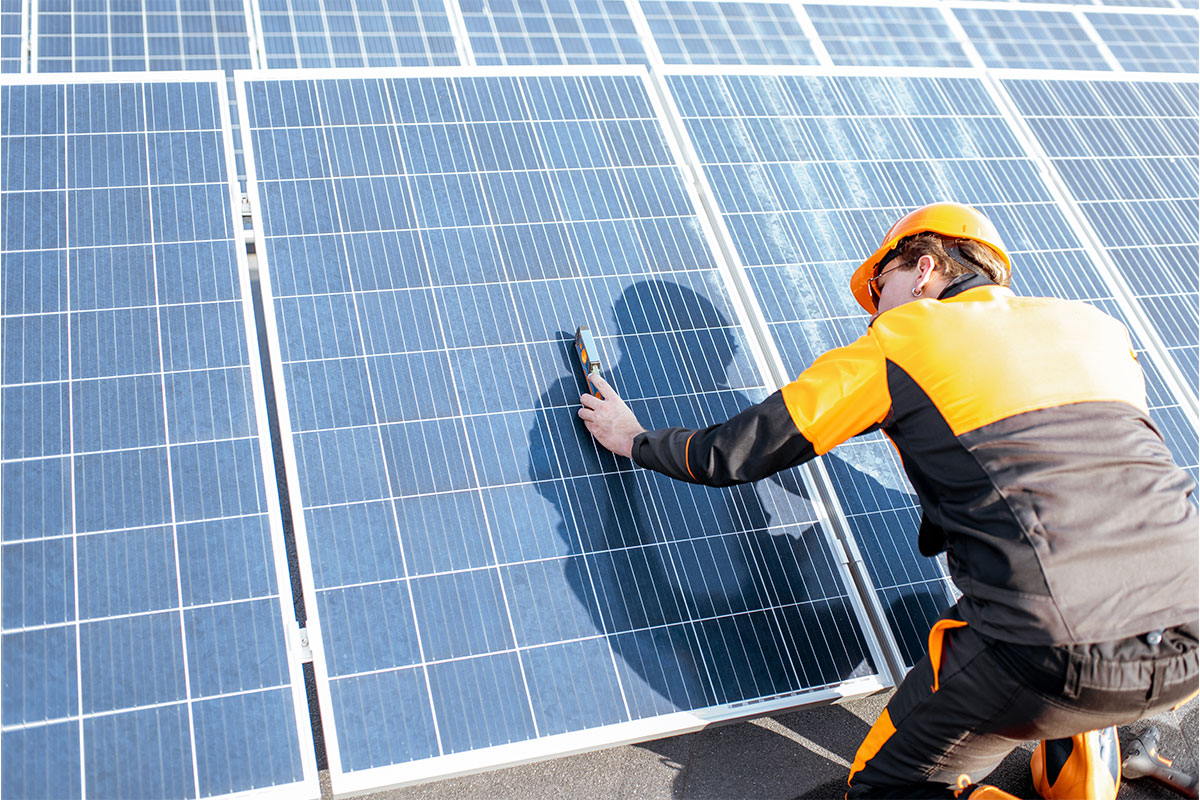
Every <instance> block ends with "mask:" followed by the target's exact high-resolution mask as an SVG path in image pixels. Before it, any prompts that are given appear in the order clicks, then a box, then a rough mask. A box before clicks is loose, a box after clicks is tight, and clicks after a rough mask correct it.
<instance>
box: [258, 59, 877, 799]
mask: <svg viewBox="0 0 1200 800" xmlns="http://www.w3.org/2000/svg"><path fill="white" fill-rule="evenodd" d="M473 75H475V73H473ZM244 88H245V102H246V104H247V107H248V109H249V111H248V113H249V117H248V127H247V131H246V135H247V150H248V152H253V154H254V170H253V172H252V189H253V191H254V192H255V193H256V197H257V200H256V203H257V204H258V205H259V207H260V208H261V213H262V230H261V234H262V239H261V245H262V246H261V248H260V252H261V253H263V254H264V257H265V260H266V264H267V267H266V273H267V274H268V275H269V283H270V287H269V288H270V302H271V305H272V314H271V316H272V318H273V319H272V321H271V323H270V324H269V327H270V328H271V330H272V331H274V333H273V336H275V338H276V341H275V342H274V345H273V346H275V347H276V348H277V353H278V360H279V365H280V366H279V371H278V375H277V385H278V386H281V387H283V391H284V392H285V393H286V408H287V411H286V413H285V414H284V417H285V419H283V420H282V424H283V427H284V430H285V448H290V449H291V455H290V456H289V458H291V459H294V463H295V470H294V473H293V477H294V479H295V480H294V485H293V491H292V497H293V498H295V503H296V511H295V514H294V517H295V518H296V519H297V520H299V521H300V526H301V527H300V530H301V533H302V535H301V555H302V558H301V560H302V563H304V562H308V563H311V565H312V576H311V578H312V581H311V586H312V588H313V594H314V598H313V599H312V600H311V602H310V603H309V604H308V605H309V607H310V608H312V609H315V610H316V611H315V613H314V616H313V617H312V618H311V619H310V622H309V627H310V631H312V630H314V629H317V630H319V631H320V634H319V637H318V644H317V647H316V650H315V655H316V664H317V672H318V676H319V677H320V679H321V680H322V681H323V682H324V681H328V683H327V687H328V691H327V693H325V695H324V697H323V702H325V706H324V707H323V709H322V712H323V719H324V720H325V724H326V733H327V739H326V741H327V743H329V745H330V763H331V771H332V773H333V781H334V787H335V790H338V791H348V790H351V789H353V788H366V787H368V786H378V785H381V784H383V783H387V782H393V781H399V780H405V781H408V780H417V779H420V777H421V776H428V777H432V776H434V775H438V774H446V773H447V772H453V771H456V770H460V769H465V768H468V767H475V768H478V767H479V766H480V765H482V764H493V765H495V764H498V763H502V762H504V761H506V760H513V759H515V758H518V757H524V758H528V757H530V756H531V755H536V754H540V755H550V754H553V753H555V752H559V751H561V750H562V749H565V748H567V747H569V746H575V747H578V746H581V745H582V746H588V744H589V743H590V746H598V745H599V744H601V743H603V742H604V741H605V740H606V737H610V738H609V739H608V740H610V741H611V740H612V738H611V737H616V736H618V735H623V736H625V737H628V738H636V737H637V736H639V735H640V736H648V735H652V734H651V733H650V732H651V731H655V732H657V733H658V734H659V735H661V734H663V733H666V732H669V731H671V730H678V729H679V726H680V725H688V724H693V723H689V722H686V721H681V719H677V718H673V717H670V716H664V715H671V714H672V713H673V712H677V711H696V710H699V709H706V708H707V709H709V711H708V712H706V713H707V714H712V715H720V714H722V713H725V714H730V713H739V712H736V711H733V710H730V709H728V708H727V706H729V705H731V704H743V703H745V704H749V705H747V706H746V708H754V707H764V706H762V705H760V704H761V703H763V702H764V701H765V702H767V703H770V702H777V703H780V704H794V703H797V702H803V701H804V700H805V698H807V697H817V696H820V693H821V692H822V691H823V690H827V689H829V688H830V687H832V686H844V685H846V684H844V683H843V682H845V681H850V684H849V685H851V686H853V685H856V684H855V681H854V680H853V679H855V678H864V679H865V680H866V681H867V682H868V683H871V682H873V679H872V678H870V676H872V675H875V668H873V667H872V666H871V662H870V657H869V656H868V652H869V648H870V646H871V645H870V644H868V641H867V637H864V635H863V634H862V632H861V629H860V623H859V621H858V617H857V616H856V613H857V612H856V608H857V606H856V603H855V600H854V598H853V597H852V596H851V595H850V594H849V593H848V592H847V589H846V585H845V583H844V581H845V580H846V575H845V573H844V571H843V569H842V568H841V567H840V566H839V564H838V563H837V561H836V559H833V558H832V555H831V552H830V550H829V544H828V540H827V538H826V536H827V534H826V528H825V525H824V523H823V522H822V517H821V514H820V509H819V508H817V507H816V506H815V505H814V504H813V503H812V502H811V501H810V500H809V499H808V494H807V491H806V489H805V486H804V484H803V483H802V482H801V480H800V478H799V477H798V475H797V474H795V473H789V474H786V475H784V476H781V478H780V479H779V480H778V481H774V482H770V481H768V482H764V483H763V484H761V485H757V486H748V487H740V488H737V489H732V490H724V491H711V490H706V489H702V488H699V487H695V486H689V485H685V484H681V483H677V482H673V481H670V480H668V479H666V478H664V477H662V476H658V475H656V474H653V473H649V472H646V471H644V470H639V469H631V468H630V466H629V463H628V462H625V461H621V462H618V461H617V460H615V459H614V458H613V457H612V456H610V455H609V454H608V453H607V452H606V451H602V450H600V449H598V448H597V447H596V445H595V444H594V442H592V440H591V439H590V437H589V436H588V435H587V434H586V432H585V431H584V430H583V429H582V427H581V426H580V425H579V423H578V421H577V419H576V418H575V414H574V412H575V409H576V407H577V406H576V401H577V397H578V394H579V392H580V391H581V390H582V385H581V377H580V376H578V375H577V374H576V373H577V367H576V366H575V365H574V364H573V363H572V361H573V355H572V353H571V345H570V336H571V333H572V331H573V328H574V325H576V324H578V323H580V322H583V321H587V322H590V323H591V324H592V325H593V328H594V329H595V330H596V332H597V333H598V334H599V335H598V340H599V344H600V347H601V349H602V351H603V356H602V357H603V359H604V361H605V366H606V372H607V373H608V374H609V375H610V376H611V379H612V380H613V381H614V383H615V384H616V385H618V386H620V387H621V388H622V390H623V391H624V392H625V393H626V396H627V397H629V398H631V403H632V404H633V405H634V407H635V408H636V409H637V411H638V412H639V413H640V415H641V416H642V418H643V419H644V420H646V421H647V423H648V424H650V425H665V424H668V423H672V424H683V425H696V424H700V423H701V421H704V420H708V421H711V420H715V419H723V418H725V417H727V416H728V415H730V414H731V413H733V411H735V410H736V409H738V408H739V407H740V406H741V405H743V404H745V403H747V402H749V401H750V400H752V399H757V398H759V397H761V396H762V394H763V392H764V389H763V385H762V377H761V372H760V371H759V367H758V366H757V364H756V361H755V359H754V357H753V353H752V351H751V350H750V347H749V343H748V341H747V339H746V337H745V334H744V332H743V330H742V329H741V326H740V324H739V322H738V320H739V315H738V313H737V312H736V309H735V307H734V305H733V304H732V302H731V300H730V298H729V296H728V294H727V290H726V288H725V284H724V280H723V279H722V278H721V276H720V273H719V271H718V270H717V265H716V263H715V262H714V260H713V256H712V253H711V251H710V249H709V246H708V244H707V241H706V239H705V237H704V235H703V232H702V225H701V223H700V221H699V219H698V218H697V217H696V213H695V209H694V206H693V205H692V201H691V200H690V199H689V196H688V193H687V191H686V189H685V187H684V184H683V182H682V180H681V175H680V172H679V168H678V166H677V164H676V162H675V160H674V157H673V155H672V153H671V151H670V149H669V147H668V145H667V143H666V140H665V139H664V137H663V134H662V132H661V129H660V126H659V122H658V119H657V116H656V113H655V111H654V109H653V107H652V105H651V102H650V99H649V97H648V94H647V91H646V85H645V83H644V81H643V79H642V78H641V77H638V76H636V75H635V74H632V73H623V74H619V75H615V76H604V75H598V74H597V75H590V76H583V77H578V76H577V77H561V76H560V77H556V76H549V75H547V74H545V73H539V75H538V76H537V77H528V78H518V77H500V76H498V75H493V76H491V77H477V76H476V77H466V76H459V77H424V78H418V77H413V78H378V77H363V78H355V79H351V78H340V79H334V78H328V79H322V80H295V79H293V78H291V77H289V78H286V79H282V78H281V79H278V80H276V79H272V78H271V77H270V76H269V75H265V74H264V75H263V76H261V77H256V78H255V79H253V80H249V81H247V83H246V84H245V87H244ZM323 685H326V684H323ZM858 685H861V683H860V684H858ZM789 696H790V698H791V699H788V700H780V699H779V698H780V697H789ZM381 698H388V701H387V702H381ZM772 698H774V700H772ZM714 707H716V708H715V709H714ZM722 708H725V710H724V711H722V710H721V709H722ZM740 713H745V712H744V711H743V712H740ZM687 719H692V720H694V719H695V718H693V717H688V718H687ZM639 721H640V722H639ZM610 726H616V728H610ZM617 731H626V733H624V734H618V733H617ZM635 731H640V732H641V733H636V732H635ZM331 732H332V733H331ZM559 734H562V735H565V736H568V737H569V738H567V739H554V738H550V737H555V736H556V735H559ZM568 743H574V745H570V744H568ZM454 754H460V756H459V757H457V758H455V757H452V756H454ZM397 764H407V766H406V767H405V768H404V770H403V771H389V770H388V769H386V768H385V767H386V765H397ZM372 768H381V769H380V771H378V772H375V773H372V772H370V770H371V769H372Z"/></svg>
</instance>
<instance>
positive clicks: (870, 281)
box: [867, 250, 904, 308]
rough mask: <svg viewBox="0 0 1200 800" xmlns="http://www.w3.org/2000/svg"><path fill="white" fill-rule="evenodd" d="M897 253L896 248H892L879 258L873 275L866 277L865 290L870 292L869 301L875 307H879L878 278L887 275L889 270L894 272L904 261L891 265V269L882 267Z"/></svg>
mask: <svg viewBox="0 0 1200 800" xmlns="http://www.w3.org/2000/svg"><path fill="white" fill-rule="evenodd" d="M899 255H900V253H899V252H897V251H896V250H893V251H892V252H890V253H888V254H887V255H886V256H884V257H883V258H881V259H880V260H879V266H878V267H876V268H875V269H876V270H877V271H876V273H875V275H874V276H873V277H870V278H867V291H868V292H869V293H870V295H871V302H873V303H874V304H875V307H876V308H879V279H880V278H882V277H883V276H884V275H887V274H888V273H889V272H895V271H896V270H898V269H900V268H901V267H903V266H904V262H901V263H899V264H897V265H896V266H894V267H892V268H891V269H884V267H885V266H887V264H888V262H890V261H892V260H894V259H895V258H896V257H897V256H899Z"/></svg>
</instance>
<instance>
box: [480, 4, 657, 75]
mask: <svg viewBox="0 0 1200 800" xmlns="http://www.w3.org/2000/svg"><path fill="white" fill-rule="evenodd" d="M458 2H459V5H460V6H461V7H462V13H463V20H464V22H465V23H466V26H467V35H468V37H469V38H470V40H471V49H472V50H473V51H474V53H475V63H477V64H509V65H520V64H643V63H645V62H646V53H645V51H644V50H643V48H642V43H641V41H639V39H638V35H637V30H636V29H635V28H634V26H633V19H632V17H630V16H629V7H628V6H627V5H626V4H625V0H458Z"/></svg>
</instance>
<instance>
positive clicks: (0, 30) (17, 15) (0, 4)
mask: <svg viewBox="0 0 1200 800" xmlns="http://www.w3.org/2000/svg"><path fill="white" fill-rule="evenodd" d="M21 6H22V0H0V73H2V72H20V71H21V59H22V53H21Z"/></svg>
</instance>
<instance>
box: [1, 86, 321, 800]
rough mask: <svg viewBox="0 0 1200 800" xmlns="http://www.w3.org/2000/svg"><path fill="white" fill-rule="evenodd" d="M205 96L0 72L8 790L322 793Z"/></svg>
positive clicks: (211, 105) (222, 174)
mask: <svg viewBox="0 0 1200 800" xmlns="http://www.w3.org/2000/svg"><path fill="white" fill-rule="evenodd" d="M223 91H224V88H223V87H222V86H221V83H220V81H219V78H217V79H214V78H213V77H212V76H208V77H206V79H205V80H203V81H200V82H178V81H173V82H157V83H145V84H143V83H135V82H114V83H107V84H86V83H65V84H63V83H58V84H56V83H36V82H25V83H4V84H0V120H2V122H0V219H2V230H3V234H2V235H0V281H2V284H0V285H2V290H0V298H2V305H0V362H2V363H0V384H2V385H0V405H2V407H3V415H2V416H3V424H2V426H0V470H2V485H3V491H2V495H0V539H2V545H0V560H2V562H3V614H2V628H0V660H2V662H3V663H2V669H3V673H4V685H3V689H2V690H0V726H2V727H0V737H2V740H3V748H2V751H3V764H2V768H0V772H2V778H0V786H2V789H3V794H4V795H5V796H6V797H26V796H37V795H43V796H51V797H79V796H81V795H82V794H84V793H86V794H87V795H90V796H93V797H95V796H137V795H151V796H156V797H198V796H211V795H221V794H227V793H231V792H237V791H243V790H249V789H255V788H264V789H269V788H270V787H273V786H279V787H283V788H281V789H280V792H279V794H280V795H284V796H293V795H295V794H307V795H308V796H315V794H316V791H317V788H318V787H317V785H316V780H315V766H314V765H313V758H312V756H311V754H308V753H305V752H304V751H303V750H302V742H301V740H300V737H299V734H298V731H299V730H301V729H302V728H300V727H299V725H304V726H305V727H306V726H307V720H306V718H305V717H306V714H305V713H304V711H303V703H304V699H303V698H304V695H303V687H302V686H301V685H300V684H299V680H300V669H299V664H298V662H296V661H295V660H294V659H293V658H290V657H289V656H288V653H287V650H286V647H285V640H284V634H283V619H284V617H283V610H284V608H287V609H288V611H289V613H290V603H286V602H281V598H280V596H279V588H278V586H277V584H276V580H277V578H276V576H277V569H278V568H279V567H278V562H277V560H276V559H277V558H282V557H283V552H282V543H281V541H280V540H278V539H277V538H274V537H273V535H272V514H273V512H272V511H271V509H270V507H269V501H268V495H267V491H268V483H267V476H266V475H265V474H264V463H263V455H264V454H263V453H262V452H261V451H260V445H259V441H260V440H259V437H260V436H261V435H262V433H263V428H264V426H263V425H262V419H263V418H262V414H263V413H264V409H263V405H262V395H261V386H260V385H258V384H257V383H256V378H255V376H254V375H253V374H252V362H251V360H250V355H249V354H250V352H251V351H250V349H249V339H248V331H247V328H246V325H247V322H246V320H247V319H248V317H247V313H246V311H247V310H246V306H245V305H244V304H243V302H242V301H243V292H244V291H245V290H246V287H247V284H246V282H245V281H246V278H245V274H244V273H243V272H240V271H239V261H238V257H237V243H236V241H235V238H234V226H233V217H232V208H231V197H230V185H229V162H228V148H227V145H228V141H229V139H228V137H229V134H228V122H227V117H226V118H225V121H224V122H223V121H222V112H221V106H222V105H223V103H224V100H223V97H222V93H223ZM243 269H244V267H243ZM267 463H268V464H269V459H268V461H267ZM274 525H275V526H276V530H277V526H278V519H277V517H276V518H275V522H274ZM284 575H285V576H286V571H285V572H284ZM285 583H286V578H285ZM284 591H285V592H286V586H285V589H284ZM297 703H299V704H297ZM267 793H268V794H269V793H270V792H269V791H268V792H267Z"/></svg>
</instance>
